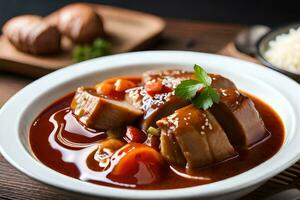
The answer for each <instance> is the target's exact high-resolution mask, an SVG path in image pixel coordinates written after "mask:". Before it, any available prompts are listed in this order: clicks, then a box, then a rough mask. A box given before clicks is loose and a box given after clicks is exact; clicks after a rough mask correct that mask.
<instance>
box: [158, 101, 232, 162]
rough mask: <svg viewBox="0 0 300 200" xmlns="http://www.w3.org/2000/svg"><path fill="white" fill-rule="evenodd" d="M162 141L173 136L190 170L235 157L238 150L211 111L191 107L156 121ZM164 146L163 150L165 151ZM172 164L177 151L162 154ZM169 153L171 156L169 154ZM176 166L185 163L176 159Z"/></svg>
mask: <svg viewBox="0 0 300 200" xmlns="http://www.w3.org/2000/svg"><path fill="white" fill-rule="evenodd" d="M157 126H158V127H159V128H160V129H161V139H164V137H166V136H168V135H173V136H174V138H175V140H176V141H173V142H174V143H176V142H177V144H178V145H179V147H180V149H181V151H182V154H183V156H184V158H185V160H186V167H187V168H196V167H203V166H206V165H209V164H213V163H215V162H219V161H223V160H225V159H228V158H230V157H232V156H235V151H234V149H233V147H232V146H231V144H230V143H229V140H228V138H227V136H226V134H225V133H224V131H223V129H222V127H221V126H220V125H219V123H218V122H217V121H216V119H215V118H214V116H213V115H212V114H211V113H210V112H209V111H203V110H201V109H198V108H196V107H194V106H193V105H188V106H186V107H183V108H181V109H178V110H176V111H175V112H174V113H173V114H172V115H170V116H168V117H165V118H163V119H161V120H159V121H158V122H157ZM165 145H166V144H164V143H162V144H161V148H162V149H165V148H168V147H165ZM161 153H162V155H163V157H164V158H165V159H167V160H168V161H169V162H173V163H174V160H172V159H170V158H173V157H174V156H175V154H174V152H170V151H161ZM166 153H170V154H171V155H168V154H166ZM174 164H178V165H180V164H182V163H179V162H178V161H176V160H175V163H174Z"/></svg>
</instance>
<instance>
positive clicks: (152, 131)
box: [147, 126, 160, 136]
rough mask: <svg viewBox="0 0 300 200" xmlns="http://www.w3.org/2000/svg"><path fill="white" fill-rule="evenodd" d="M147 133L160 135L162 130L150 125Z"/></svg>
mask: <svg viewBox="0 0 300 200" xmlns="http://www.w3.org/2000/svg"><path fill="white" fill-rule="evenodd" d="M147 133H149V134H151V135H156V136H159V135H160V132H159V129H158V128H154V127H152V126H150V127H149V128H148V130H147Z"/></svg>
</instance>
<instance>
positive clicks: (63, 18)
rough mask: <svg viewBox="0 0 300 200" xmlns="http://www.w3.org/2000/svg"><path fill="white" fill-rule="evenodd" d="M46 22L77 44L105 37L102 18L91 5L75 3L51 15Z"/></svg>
mask: <svg viewBox="0 0 300 200" xmlns="http://www.w3.org/2000/svg"><path fill="white" fill-rule="evenodd" d="M46 20H47V21H48V22H50V23H52V24H55V25H57V27H58V29H59V31H60V32H61V33H62V34H63V35H65V36H67V37H68V38H70V39H71V40H72V41H74V42H75V43H89V42H92V41H93V40H95V39H96V38H97V37H101V36H103V35H104V29H103V23H102V19H101V17H100V16H99V15H98V14H97V13H96V12H95V11H94V10H93V8H92V7H91V6H89V5H85V4H82V3H75V4H70V5H67V6H65V7H63V8H61V9H60V10H58V11H57V12H55V13H53V14H51V15H50V16H48V17H47V18H46Z"/></svg>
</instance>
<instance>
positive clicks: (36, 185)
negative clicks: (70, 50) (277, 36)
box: [0, 19, 282, 200]
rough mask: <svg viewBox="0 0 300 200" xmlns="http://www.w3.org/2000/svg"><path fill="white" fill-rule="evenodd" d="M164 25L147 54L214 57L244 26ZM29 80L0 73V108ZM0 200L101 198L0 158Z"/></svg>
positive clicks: (267, 188)
mask: <svg viewBox="0 0 300 200" xmlns="http://www.w3.org/2000/svg"><path fill="white" fill-rule="evenodd" d="M166 21H167V26H166V30H165V31H164V32H163V34H162V37H161V39H159V41H157V43H156V44H154V45H152V46H150V47H148V49H149V50H160V49H167V50H190V51H203V52H209V53H217V52H219V51H220V50H221V49H223V47H224V46H226V44H227V43H229V42H230V41H231V40H232V39H233V38H234V37H235V35H236V34H237V33H238V32H239V31H240V30H242V29H243V28H244V26H240V25H230V24H215V23H203V22H191V21H181V20H170V19H169V20H166ZM33 80H34V79H32V78H25V77H22V76H18V75H12V74H8V73H3V72H1V71H0V105H1V103H2V104H3V103H4V102H5V101H6V100H7V99H8V98H9V97H10V96H11V95H13V94H14V93H16V92H17V91H18V90H19V89H21V88H22V87H24V86H25V85H26V84H28V83H29V82H31V81H33ZM8 134H9V133H8ZM279 188H282V186H281V185H278V184H276V183H273V182H268V183H267V184H265V185H264V186H262V187H261V188H260V189H258V190H257V191H255V192H253V193H252V194H250V195H248V196H246V197H244V198H243V199H244V200H250V199H251V200H252V199H262V198H263V197H265V196H266V194H269V193H273V192H274V191H278V189H279ZM0 199H9V200H13V199H16V200H19V199H34V200H44V199H45V200H46V199H47V200H48V199H63V200H73V199H82V200H93V199H103V198H95V197H90V196H85V195H81V194H77V193H73V192H69V191H64V190H61V189H58V188H54V187H52V186H48V185H46V184H43V183H40V182H38V181H36V180H33V179H31V178H29V177H28V176H26V175H24V174H22V173H21V172H19V171H18V170H16V169H15V168H14V167H13V166H12V165H10V164H9V163H8V162H7V161H6V160H5V159H4V158H3V156H1V155H0Z"/></svg>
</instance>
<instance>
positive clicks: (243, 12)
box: [0, 0, 300, 26]
mask: <svg viewBox="0 0 300 200" xmlns="http://www.w3.org/2000/svg"><path fill="white" fill-rule="evenodd" d="M71 2H77V1H74V0H0V16H1V18H0V25H1V26H2V25H3V23H4V22H5V21H6V20H7V19H9V18H11V17H13V16H16V15H21V14H28V13H32V14H39V15H47V14H49V13H50V12H52V11H54V10H55V9H58V8H59V7H61V6H63V5H65V4H67V3H71ZM87 2H97V3H102V4H109V5H115V6H119V7H124V8H130V9H135V10H140V11H145V12H149V13H153V14H156V15H160V16H163V17H168V18H180V19H192V20H202V21H214V22H228V23H239V24H266V25H271V26H278V25H282V24H285V23H290V22H296V21H300V11H299V9H300V0H282V1H274V0H273V1H272V0H261V1H260V0H198V1H197V0H161V1H160V0H90V1H87Z"/></svg>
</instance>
